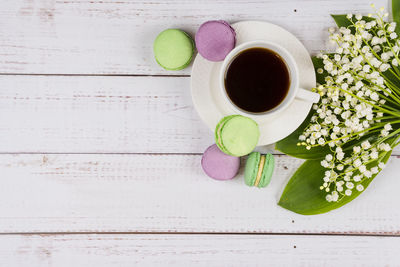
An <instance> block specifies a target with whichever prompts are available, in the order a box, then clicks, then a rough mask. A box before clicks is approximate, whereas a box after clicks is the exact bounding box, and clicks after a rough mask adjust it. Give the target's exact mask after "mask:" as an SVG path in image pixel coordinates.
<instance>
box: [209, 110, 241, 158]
mask: <svg viewBox="0 0 400 267" xmlns="http://www.w3.org/2000/svg"><path fill="white" fill-rule="evenodd" d="M236 116H239V115H230V116H226V117H224V118H223V119H221V120H220V122H219V123H218V124H217V126H216V127H215V143H216V144H217V146H218V148H219V149H220V150H221V151H222V152H224V153H225V154H229V151H227V150H226V148H225V147H224V146H223V144H222V142H221V132H222V128H223V127H224V124H225V123H226V122H227V121H229V120H230V119H232V118H234V117H236Z"/></svg>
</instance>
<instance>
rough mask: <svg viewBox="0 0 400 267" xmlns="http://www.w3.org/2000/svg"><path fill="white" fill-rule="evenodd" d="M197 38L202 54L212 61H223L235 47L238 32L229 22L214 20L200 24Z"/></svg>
mask: <svg viewBox="0 0 400 267" xmlns="http://www.w3.org/2000/svg"><path fill="white" fill-rule="evenodd" d="M195 40H196V47H197V50H198V52H199V53H200V55H201V56H203V57H204V58H205V59H207V60H210V61H222V60H224V59H225V57H226V56H227V55H228V54H229V52H230V51H232V49H233V48H234V47H235V44H236V34H235V30H234V29H233V28H232V27H231V26H230V25H229V23H228V22H226V21H223V20H212V21H207V22H205V23H203V24H202V25H201V26H200V28H199V29H198V31H197V33H196V36H195Z"/></svg>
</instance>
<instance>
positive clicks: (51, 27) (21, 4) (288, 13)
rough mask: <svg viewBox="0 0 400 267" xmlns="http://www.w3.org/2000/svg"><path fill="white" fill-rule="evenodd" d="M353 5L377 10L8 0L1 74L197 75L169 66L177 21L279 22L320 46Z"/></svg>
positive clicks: (340, 1) (0, 27)
mask: <svg viewBox="0 0 400 267" xmlns="http://www.w3.org/2000/svg"><path fill="white" fill-rule="evenodd" d="M373 2H375V3H376V5H377V6H378V7H379V6H381V5H383V6H386V7H387V6H388V4H387V3H388V1H387V0H374V1H373ZM349 11H352V12H363V13H369V12H370V11H371V9H370V6H369V1H365V0H357V1H354V0H352V1H349V0H336V1H327V0H324V1H321V0H279V1H276V0H270V1H265V0H255V1H248V0H234V1H232V0H218V1H216V0H203V1H179V0H175V1H173V0H171V1H164V0H155V1H137V0H129V1H128V0H122V1H112V0H111V1H91V0H79V1H77V0H65V1H52V0H8V1H5V3H4V2H3V3H2V7H1V19H0V49H1V50H0V51H1V52H0V73H56V74H66V73H74V74H75V73H79V74H146V75H148V74H166V75H176V74H189V73H190V68H187V69H185V70H183V71H179V72H168V71H164V70H162V69H161V68H160V67H159V66H158V65H157V64H156V62H155V61H154V59H153V54H152V43H153V40H154V38H155V36H156V35H157V34H158V33H159V32H161V31H162V30H164V29H165V28H169V27H178V28H181V29H183V30H186V31H187V32H189V33H190V34H192V35H193V34H194V33H195V32H196V29H197V28H198V26H199V25H200V24H201V23H203V22H204V21H207V20H210V19H224V20H227V21H230V22H236V21H241V20H266V21H269V22H272V23H276V24H278V25H280V26H282V27H284V28H286V29H287V30H289V31H291V32H293V33H294V34H295V35H296V36H297V37H298V38H299V39H300V40H301V41H302V42H303V43H304V44H305V45H306V47H307V48H308V49H309V51H310V52H313V53H315V52H317V51H320V50H321V49H324V48H325V43H326V40H327V38H326V37H327V34H326V31H327V28H328V27H329V26H333V25H334V22H333V20H332V19H331V18H330V17H329V15H330V14H340V13H347V12H349Z"/></svg>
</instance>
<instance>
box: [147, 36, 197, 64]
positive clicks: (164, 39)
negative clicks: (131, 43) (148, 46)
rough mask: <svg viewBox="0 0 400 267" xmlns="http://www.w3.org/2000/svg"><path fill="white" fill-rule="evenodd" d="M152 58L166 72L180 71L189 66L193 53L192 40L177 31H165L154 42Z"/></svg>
mask: <svg viewBox="0 0 400 267" xmlns="http://www.w3.org/2000/svg"><path fill="white" fill-rule="evenodd" d="M153 49H154V56H155V58H156V61H157V63H158V64H159V65H160V66H161V67H163V68H164V69H166V70H181V69H183V68H185V67H186V66H187V65H189V64H190V62H191V60H192V57H193V53H194V42H193V39H192V38H191V37H190V36H189V35H188V34H187V33H185V32H184V31H182V30H179V29H167V30H165V31H163V32H161V33H160V34H159V35H158V36H157V38H156V40H155V41H154V46H153Z"/></svg>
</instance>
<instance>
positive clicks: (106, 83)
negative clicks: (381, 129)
mask: <svg viewBox="0 0 400 267" xmlns="http://www.w3.org/2000/svg"><path fill="white" fill-rule="evenodd" d="M0 84H1V90H0V140H1V141H2V142H0V153H19V152H24V153H27V152H28V153H38V152H39V153H40V152H46V153H50V152H51V153H202V152H203V151H204V150H205V149H206V148H207V147H208V146H209V145H211V144H212V143H213V142H214V138H213V133H212V131H211V130H209V129H208V127H207V126H206V125H205V124H204V123H203V122H202V121H201V120H200V118H199V116H198V115H197V113H196V111H195V110H194V107H193V104H192V101H191V96H190V78H182V77H152V78H149V77H97V76H96V77H94V76H90V77H80V76H73V77H72V76H19V75H17V76H8V75H3V76H1V75H0ZM259 150H261V151H270V152H274V153H277V151H274V150H273V146H267V147H261V148H259ZM399 151H400V149H399V148H397V149H396V151H395V152H394V154H396V155H398V154H400V152H399Z"/></svg>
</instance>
